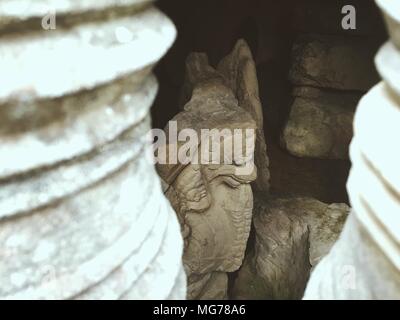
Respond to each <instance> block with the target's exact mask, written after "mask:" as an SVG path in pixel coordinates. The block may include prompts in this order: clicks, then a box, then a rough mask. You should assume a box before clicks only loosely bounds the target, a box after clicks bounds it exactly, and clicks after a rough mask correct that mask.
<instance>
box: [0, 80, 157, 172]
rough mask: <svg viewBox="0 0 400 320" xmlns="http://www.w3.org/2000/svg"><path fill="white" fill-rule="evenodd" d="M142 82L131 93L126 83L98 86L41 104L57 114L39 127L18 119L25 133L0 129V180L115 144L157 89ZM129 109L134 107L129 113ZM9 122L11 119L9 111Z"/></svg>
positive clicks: (152, 83)
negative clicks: (93, 89) (47, 103)
mask: <svg viewBox="0 0 400 320" xmlns="http://www.w3.org/2000/svg"><path fill="white" fill-rule="evenodd" d="M143 81H144V82H143V83H142V84H141V85H139V87H138V88H135V89H134V88H133V87H132V86H131V85H132V82H131V81H130V79H128V80H127V81H124V82H122V83H121V82H117V84H111V85H110V86H109V87H108V86H107V87H102V90H101V89H99V90H95V91H94V92H89V93H87V94H78V96H68V97H66V98H65V99H62V101H54V102H52V103H51V104H49V105H46V104H44V105H43V106H42V107H43V108H54V109H58V110H59V111H57V113H59V115H58V116H54V117H53V116H50V117H49V118H47V119H46V121H47V123H45V124H43V125H40V124H35V123H33V124H31V121H30V120H27V121H24V120H25V119H26V117H22V118H23V119H21V124H22V126H23V127H25V128H26V129H25V128H23V129H20V131H19V130H18V126H17V127H16V128H13V127H11V125H10V130H11V132H9V131H8V130H7V128H5V129H3V130H4V131H5V132H2V133H3V134H2V135H1V136H0V142H1V144H0V156H1V157H0V177H1V178H6V177H8V176H12V175H15V174H21V173H25V172H27V171H29V170H32V169H34V168H39V167H44V166H53V165H55V164H57V163H59V162H61V161H65V160H67V159H70V158H73V157H77V156H82V155H84V154H85V153H88V152H91V151H93V150H95V149H96V148H99V147H100V146H102V145H105V144H107V143H109V142H110V141H113V140H115V139H116V138H117V137H118V136H119V135H121V134H122V133H123V132H124V131H126V130H129V129H130V128H131V127H133V126H134V125H136V124H138V123H140V122H141V121H143V120H144V118H145V117H146V115H147V113H148V112H149V109H150V106H151V104H152V102H153V100H154V97H155V94H156V91H157V85H156V82H155V79H154V78H148V79H147V80H146V81H145V79H143ZM132 105H136V106H137V107H136V108H132ZM80 106H82V107H80ZM25 108H26V107H25ZM25 108H24V107H22V108H20V110H24V109H25ZM14 111H15V110H14ZM22 112H23V113H24V111H22ZM0 113H1V112H0ZM7 115H10V113H7ZM11 117H13V118H14V112H12V115H11ZM7 119H9V118H3V119H2V120H0V122H7ZM110 119H112V120H113V121H110ZM39 121H40V120H39ZM8 122H9V123H12V122H13V121H12V120H11V121H8ZM29 129H30V130H29ZM14 130H15V131H16V132H13V131H14ZM27 130H29V131H28V132H29V134H27ZM1 131H2V130H0V132H1ZM26 150H29V151H30V152H31V155H30V156H29V157H26V156H24V155H25V154H26Z"/></svg>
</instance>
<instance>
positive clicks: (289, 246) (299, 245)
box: [233, 205, 311, 300]
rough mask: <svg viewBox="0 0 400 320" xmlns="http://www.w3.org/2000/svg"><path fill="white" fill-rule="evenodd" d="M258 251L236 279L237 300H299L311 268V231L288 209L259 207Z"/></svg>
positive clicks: (249, 258)
mask: <svg viewBox="0 0 400 320" xmlns="http://www.w3.org/2000/svg"><path fill="white" fill-rule="evenodd" d="M254 228H255V234H256V235H255V238H256V239H255V248H254V252H252V253H250V255H248V256H247V257H246V259H245V263H244V264H243V267H242V268H241V270H240V271H239V276H238V278H237V279H236V282H235V285H234V289H233V297H234V298H235V299H274V300H275V299H280V300H281V299H300V298H301V297H302V295H303V293H304V290H305V287H306V283H307V280H308V277H309V272H310V269H311V265H310V261H309V249H308V248H309V230H308V227H307V225H306V224H305V223H304V222H303V221H302V220H301V218H299V217H297V216H296V215H293V214H291V213H288V212H285V208H279V209H278V210H276V209H275V208H273V207H272V208H269V206H265V207H264V206H263V205H257V207H256V208H255V217H254Z"/></svg>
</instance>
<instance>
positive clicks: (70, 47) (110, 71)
mask: <svg viewBox="0 0 400 320" xmlns="http://www.w3.org/2000/svg"><path fill="white" fill-rule="evenodd" d="M44 32H46V31H45V30H42V31H39V32H33V33H28V34H17V36H16V37H13V38H12V39H10V38H9V37H2V38H1V40H0V44H1V45H0V59H1V61H2V64H3V67H2V77H1V80H0V103H4V102H5V101H7V100H17V101H27V100H28V101H32V100H34V99H38V98H55V97H60V96H62V95H65V94H70V93H73V92H77V91H79V90H89V89H93V88H94V87H96V86H98V85H102V84H106V83H108V82H110V81H112V80H115V79H117V78H120V77H124V76H128V75H131V74H132V73H134V72H138V71H141V70H142V69H144V68H145V67H149V66H152V65H154V63H156V62H157V61H158V60H159V59H160V57H162V55H163V54H165V52H166V50H167V49H168V48H169V46H170V44H171V42H172V41H173V40H174V37H175V29H174V27H173V25H172V23H171V21H170V20H169V19H168V18H166V17H165V16H164V15H162V14H161V13H160V12H159V11H157V10H155V9H149V10H145V11H143V12H140V13H138V14H136V15H134V16H131V17H120V18H116V19H110V20H106V21H97V22H91V21H90V20H89V21H86V23H84V24H82V23H80V24H78V25H76V26H73V27H71V28H70V29H67V30H63V29H62V28H60V29H56V30H51V31H49V32H47V33H45V35H46V36H43V33H44ZM142 52H146V54H142ZM105 61H107V63H105ZM60 66H62V68H60ZM99 66H101V68H100V67H99ZM37 75H40V77H37Z"/></svg>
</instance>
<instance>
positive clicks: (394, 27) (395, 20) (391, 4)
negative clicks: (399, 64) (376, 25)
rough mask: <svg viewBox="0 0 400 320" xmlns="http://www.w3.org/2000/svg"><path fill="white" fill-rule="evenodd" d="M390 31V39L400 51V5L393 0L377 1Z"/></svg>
mask: <svg viewBox="0 0 400 320" xmlns="http://www.w3.org/2000/svg"><path fill="white" fill-rule="evenodd" d="M376 3H377V4H378V6H379V7H380V9H381V10H382V12H383V14H384V17H385V20H386V24H387V26H388V29H389V33H390V38H391V40H392V41H393V43H394V44H395V45H396V46H397V47H398V48H399V49H400V3H399V1H393V0H376Z"/></svg>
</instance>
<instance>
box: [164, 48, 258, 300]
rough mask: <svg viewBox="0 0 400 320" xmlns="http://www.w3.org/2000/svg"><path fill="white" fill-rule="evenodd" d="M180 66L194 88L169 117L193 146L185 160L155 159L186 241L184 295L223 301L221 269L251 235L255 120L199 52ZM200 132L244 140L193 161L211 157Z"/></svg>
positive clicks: (233, 264) (233, 262)
mask: <svg viewBox="0 0 400 320" xmlns="http://www.w3.org/2000/svg"><path fill="white" fill-rule="evenodd" d="M187 69H188V70H187V79H188V81H190V86H189V87H191V88H192V90H193V92H192V93H191V94H190V95H189V96H191V99H190V101H189V102H188V103H187V104H186V105H185V107H184V110H183V111H182V112H181V113H179V114H178V115H177V116H176V117H174V118H173V119H172V121H176V124H177V131H178V133H179V132H180V131H181V130H182V129H186V128H191V129H192V130H194V132H195V133H197V136H198V137H199V140H198V141H197V143H196V146H198V147H199V151H198V152H191V154H190V155H189V156H190V158H189V159H188V160H189V161H188V162H187V163H186V164H185V163H182V162H179V161H178V163H177V164H174V163H167V164H162V163H159V164H158V165H157V169H158V172H159V174H160V176H161V178H162V179H163V180H164V182H165V185H164V189H165V190H166V191H165V194H166V196H167V197H168V199H169V200H170V201H171V204H172V206H173V208H174V209H175V211H176V212H177V215H178V219H179V221H180V223H181V229H182V233H183V236H184V238H185V252H184V257H183V262H184V265H185V269H186V272H187V275H188V298H189V299H202V298H212V297H215V298H224V297H226V291H227V275H226V273H227V272H234V271H236V270H238V269H239V267H240V266H241V264H242V261H243V258H244V253H245V249H246V244H247V240H248V237H249V233H250V225H251V217H252V209H253V194H252V190H251V186H250V183H251V182H253V181H254V180H255V179H256V176H257V175H256V168H255V166H254V163H253V161H252V159H253V155H254V144H255V141H254V139H252V137H250V139H248V138H249V137H247V133H245V132H244V131H245V130H247V129H252V130H253V131H255V130H256V128H257V125H256V122H255V121H254V119H253V118H252V116H251V115H250V113H248V112H247V111H245V109H244V108H242V107H241V106H240V105H239V104H238V100H237V99H236V97H235V94H234V93H233V91H232V90H231V88H230V87H229V86H227V85H226V84H225V83H226V82H225V79H224V78H223V77H222V75H221V74H219V73H218V72H217V71H216V70H214V69H213V68H212V67H211V66H210V65H209V64H208V59H207V56H206V55H205V54H192V55H191V56H190V57H189V58H188V61H187ZM168 129H169V127H167V128H166V131H167V134H168V135H169V131H168ZM202 129H210V130H212V129H218V130H223V129H226V130H232V131H233V130H239V131H240V132H241V133H242V134H243V135H242V136H240V140H239V144H241V145H242V144H243V143H245V145H244V146H243V145H242V147H244V149H242V150H240V149H236V147H234V148H233V149H231V150H229V149H227V150H226V149H225V147H224V148H221V154H220V157H219V158H217V159H215V160H217V161H216V162H215V163H209V164H206V163H204V162H201V161H200V162H199V161H197V160H198V159H206V158H208V156H209V155H210V154H211V150H210V148H202V146H203V145H204V144H205V143H207V141H208V139H209V138H207V137H206V138H204V137H202V136H201V130H202ZM242 130H243V132H242ZM253 133H254V132H253ZM254 135H255V134H254ZM238 137H239V136H238V133H235V132H233V134H232V135H231V136H224V137H223V139H222V142H223V143H224V146H225V145H226V143H230V144H232V142H234V141H236V142H235V146H238V140H237V138H238ZM253 138H254V136H253ZM243 139H244V140H243ZM182 145H184V143H183V142H179V141H176V142H174V141H171V140H168V141H167V144H166V145H165V148H166V151H167V154H170V151H171V149H172V148H175V147H176V150H178V153H180V151H179V150H180V148H181V147H182ZM245 148H249V151H250V154H249V153H248V152H246V156H245V155H244V154H243V153H242V152H243V151H244V150H245ZM225 151H228V152H227V153H225ZM224 153H225V154H224ZM230 160H233V161H230ZM247 166H248V168H249V169H250V170H248V172H246V173H245V172H243V173H240V171H239V169H241V168H242V169H243V168H245V167H247Z"/></svg>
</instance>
